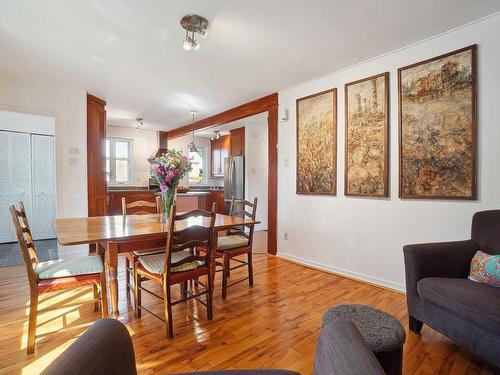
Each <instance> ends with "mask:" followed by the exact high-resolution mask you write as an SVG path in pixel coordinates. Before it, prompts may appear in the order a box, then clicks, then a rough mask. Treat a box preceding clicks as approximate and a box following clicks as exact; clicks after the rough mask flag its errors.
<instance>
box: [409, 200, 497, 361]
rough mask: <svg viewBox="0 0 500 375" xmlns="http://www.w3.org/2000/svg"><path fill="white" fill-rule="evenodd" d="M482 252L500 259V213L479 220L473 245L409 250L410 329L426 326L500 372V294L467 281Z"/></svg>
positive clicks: (442, 244)
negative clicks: (477, 256) (476, 254)
mask: <svg viewBox="0 0 500 375" xmlns="http://www.w3.org/2000/svg"><path fill="white" fill-rule="evenodd" d="M477 250H481V251H484V252H486V253H488V254H500V210H491V211H481V212H477V213H476V214H474V216H473V218H472V235H471V239H469V240H465V241H454V242H439V243H427V244H416V245H406V246H404V248H403V251H404V261H405V270H406V298H407V303H408V314H409V319H410V320H409V326H410V327H409V328H410V330H411V331H413V332H416V333H419V332H420V330H421V329H422V325H423V323H425V324H427V325H428V326H429V327H431V328H433V329H435V330H436V331H439V332H441V333H443V334H444V335H446V336H448V337H449V338H450V339H452V340H453V341H455V342H456V343H457V344H459V345H462V346H464V347H466V348H468V349H469V350H471V351H472V352H473V353H474V354H475V355H477V356H479V357H481V358H483V359H484V360H486V361H488V362H490V363H491V364H493V365H494V366H497V367H500V288H494V287H491V286H488V285H485V284H481V283H476V282H473V281H470V280H468V279H467V277H468V275H469V270H470V263H471V260H472V258H473V256H474V254H475V253H476V251H477Z"/></svg>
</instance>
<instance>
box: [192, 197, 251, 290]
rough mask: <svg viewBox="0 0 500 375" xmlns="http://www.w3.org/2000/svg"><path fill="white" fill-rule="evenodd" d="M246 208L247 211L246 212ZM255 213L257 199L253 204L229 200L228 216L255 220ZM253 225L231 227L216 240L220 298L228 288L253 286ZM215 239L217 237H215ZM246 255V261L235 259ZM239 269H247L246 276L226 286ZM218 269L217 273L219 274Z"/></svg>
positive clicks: (240, 200)
mask: <svg viewBox="0 0 500 375" xmlns="http://www.w3.org/2000/svg"><path fill="white" fill-rule="evenodd" d="M247 207H248V208H249V210H248V211H247ZM256 213H257V198H254V200H253V203H252V202H249V201H247V200H244V199H235V198H234V196H233V197H232V199H231V205H230V206H229V216H237V217H242V218H245V217H246V218H248V219H251V220H255V215H256ZM254 227H255V225H254V224H246V225H242V226H237V227H232V228H230V229H229V230H227V231H226V235H225V236H222V237H218V238H217V247H216V251H215V258H216V259H217V258H218V259H222V263H221V262H216V265H217V266H219V267H221V268H222V298H223V299H225V298H226V296H227V289H228V288H229V287H230V286H233V285H236V284H239V283H241V282H243V281H245V280H248V284H249V285H250V286H253V265H252V243H253V233H254ZM216 237H217V236H216ZM197 250H199V251H200V252H204V251H206V249H205V248H203V247H201V246H199V247H198V248H197ZM245 254H246V255H247V261H244V260H242V259H239V258H236V257H238V256H240V255H245ZM231 260H232V261H234V262H236V263H238V265H236V266H234V267H231ZM241 267H248V276H247V277H245V278H243V279H240V280H237V281H235V282H233V283H231V284H228V278H229V275H230V273H231V271H233V270H236V269H238V268H241ZM219 271H220V269H219V270H218V271H217V272H219Z"/></svg>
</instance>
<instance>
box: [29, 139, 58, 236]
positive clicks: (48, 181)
mask: <svg viewBox="0 0 500 375" xmlns="http://www.w3.org/2000/svg"><path fill="white" fill-rule="evenodd" d="M31 140H32V154H31V155H32V176H33V210H32V211H33V214H32V217H31V226H32V228H33V237H34V238H35V239H37V240H39V239H46V238H54V237H55V234H54V231H53V229H52V220H54V215H55V205H54V192H55V188H54V137H52V136H46V135H32V136H31Z"/></svg>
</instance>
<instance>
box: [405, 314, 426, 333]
mask: <svg viewBox="0 0 500 375" xmlns="http://www.w3.org/2000/svg"><path fill="white" fill-rule="evenodd" d="M408 325H409V328H410V331H412V332H415V333H420V331H421V330H422V327H423V325H424V323H423V322H421V321H420V320H418V319H417V318H414V317H413V316H411V315H410V316H408Z"/></svg>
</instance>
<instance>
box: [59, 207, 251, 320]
mask: <svg viewBox="0 0 500 375" xmlns="http://www.w3.org/2000/svg"><path fill="white" fill-rule="evenodd" d="M209 220H210V219H209V218H204V217H201V216H198V217H192V218H189V219H187V220H180V221H178V222H176V228H175V229H176V230H181V229H183V228H186V227H189V226H194V225H202V226H208V225H209ZM258 223H259V221H258V220H251V219H249V218H246V217H245V218H242V217H238V216H228V215H221V214H217V216H216V218H215V230H216V231H222V230H225V229H229V228H231V227H235V226H241V225H250V224H258ZM52 224H53V227H54V231H55V234H56V237H57V241H58V242H59V244H60V245H63V246H72V245H82V244H95V245H96V246H97V249H99V251H101V252H103V253H104V256H105V260H106V267H107V272H108V281H109V294H110V298H111V309H112V311H111V313H112V315H113V316H115V317H116V316H118V314H119V311H118V278H117V268H118V254H120V253H127V252H130V251H133V250H142V249H154V248H158V247H162V246H165V245H166V240H167V232H168V224H165V223H162V222H161V215H158V214H146V215H116V216H94V217H80V218H60V219H55V220H54V221H53V223H52Z"/></svg>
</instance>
